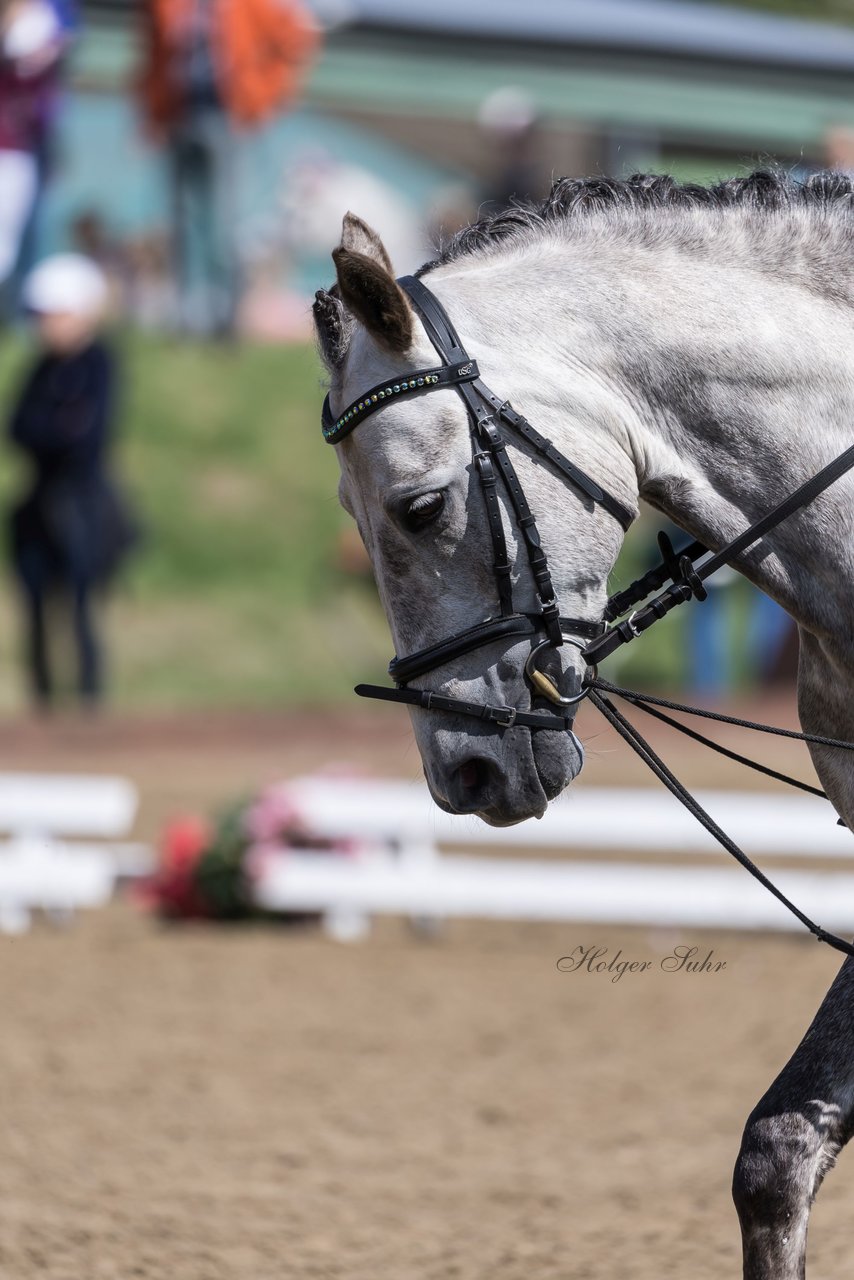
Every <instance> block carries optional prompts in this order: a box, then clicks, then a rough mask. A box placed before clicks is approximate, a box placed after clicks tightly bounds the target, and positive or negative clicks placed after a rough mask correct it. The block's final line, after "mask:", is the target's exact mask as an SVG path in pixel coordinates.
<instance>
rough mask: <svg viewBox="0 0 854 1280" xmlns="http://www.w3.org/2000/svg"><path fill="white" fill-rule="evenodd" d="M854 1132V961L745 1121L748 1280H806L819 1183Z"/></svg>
mask: <svg viewBox="0 0 854 1280" xmlns="http://www.w3.org/2000/svg"><path fill="white" fill-rule="evenodd" d="M852 1129H854V961H852V960H846V961H845V963H844V964H843V966H842V968H841V969H840V971H839V973H838V975H837V977H836V979H835V981H834V983H833V985H832V986H831V988H830V990H829V991H828V993H827V995H826V996H825V998H824V1001H823V1003H822V1005H821V1008H820V1009H819V1011H818V1013H817V1014H816V1016H815V1018H814V1019H813V1022H812V1024H811V1026H810V1028H809V1030H808V1031H807V1033H806V1035H805V1036H804V1038H803V1040H802V1041H801V1043H800V1044H799V1045H798V1048H797V1049H796V1050H795V1052H794V1054H793V1055H792V1057H791V1058H790V1059H789V1061H788V1062H787V1063H786V1066H785V1067H784V1068H783V1070H782V1071H781V1072H780V1074H779V1075H778V1077H777V1079H776V1080H775V1081H774V1083H773V1084H772V1085H771V1087H770V1089H769V1090H768V1092H767V1093H766V1094H765V1096H764V1097H763V1098H762V1100H761V1101H760V1102H759V1103H758V1104H757V1106H756V1107H755V1108H754V1110H753V1111H752V1113H751V1115H750V1116H749V1118H748V1121H747V1124H746V1126H745V1130H744V1136H743V1138H742V1142H741V1150H740V1152H739V1155H738V1160H737V1161H736V1166H735V1175H734V1178H733V1199H734V1200H735V1206H736V1209H737V1211H738V1216H739V1221H740V1223H741V1235H742V1243H743V1247H744V1280H803V1277H804V1276H805V1274H806V1271H805V1268H806V1243H807V1225H808V1222H809V1214H810V1208H811V1207H812V1202H813V1200H814V1199H815V1196H816V1193H817V1191H818V1189H819V1187H820V1186H821V1182H822V1179H823V1178H824V1175H825V1174H826V1173H827V1171H828V1170H829V1169H832V1168H833V1165H834V1164H835V1162H836V1156H837V1155H838V1153H839V1152H840V1151H841V1149H842V1147H843V1146H844V1145H845V1143H846V1142H847V1141H848V1139H849V1137H850V1136H851V1133H852Z"/></svg>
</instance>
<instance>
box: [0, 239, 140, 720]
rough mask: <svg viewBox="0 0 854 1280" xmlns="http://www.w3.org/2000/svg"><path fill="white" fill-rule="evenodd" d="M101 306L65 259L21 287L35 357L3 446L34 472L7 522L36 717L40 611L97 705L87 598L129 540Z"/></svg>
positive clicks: (90, 270) (100, 294) (102, 285)
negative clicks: (70, 637) (69, 648)
mask: <svg viewBox="0 0 854 1280" xmlns="http://www.w3.org/2000/svg"><path fill="white" fill-rule="evenodd" d="M106 298H107V287H106V281H105V279H104V277H103V274H102V273H101V271H100V270H99V269H98V268H97V267H96V266H95V264H94V263H92V262H90V261H89V260H88V259H86V258H83V257H80V256H78V255H75V254H65V255H60V256H58V257H55V258H48V259H47V260H46V261H45V262H43V263H41V265H40V266H38V267H37V268H36V269H35V271H34V272H33V273H32V274H31V275H30V276H29V277H28V278H27V280H26V282H25V285H24V301H25V303H26V304H27V306H28V307H29V308H30V310H31V311H33V312H34V314H35V315H36V317H37V320H38V327H39V334H40V339H41V346H42V351H41V354H40V356H39V357H38V359H37V360H36V362H35V365H34V367H33V368H32V369H31V371H30V373H29V376H28V378H27V380H26V382H25V385H24V387H23V390H22V392H21V394H20V397H19V399H18V402H17V405H16V406H15V408H14V411H13V413H12V417H11V420H10V423H9V434H10V436H11V439H12V441H13V442H14V443H15V444H16V445H17V446H18V448H20V449H21V450H23V452H24V453H25V454H26V455H27V456H28V457H29V459H30V460H31V462H32V464H33V471H34V476H33V482H32V485H31V487H30V490H29V492H28V493H27V495H26V497H25V498H24V500H23V501H22V502H21V503H19V505H18V506H16V507H15V509H14V510H13V511H12V513H11V542H12V555H13V562H14V567H15V571H16V574H17V576H18V579H19V582H20V586H21V591H22V600H23V604H24V610H25V623H26V637H27V661H28V666H29V673H30V678H31V684H32V692H33V695H34V698H35V700H36V702H37V704H38V705H40V706H43V707H46V706H47V705H48V704H49V703H50V702H51V700H52V698H53V695H54V681H53V676H52V672H51V663H50V655H49V644H48V642H49V638H51V637H52V636H53V634H54V628H53V625H52V624H53V618H54V614H53V612H51V627H50V632H51V636H50V637H49V634H48V633H49V628H48V610H49V608H50V609H51V611H53V610H56V611H57V614H58V615H59V616H60V617H61V615H62V614H64V615H65V617H66V618H67V619H68V620H70V622H71V625H72V629H73V634H74V639H75V643H76V649H77V656H78V689H79V693H80V697H81V699H82V700H83V701H85V702H87V703H90V704H91V703H93V702H94V701H95V700H96V699H97V698H98V696H99V694H100V693H101V689H102V660H101V647H100V644H99V641H98V636H97V632H96V626H95V617H94V595H95V592H96V589H97V588H98V587H99V586H103V585H104V584H105V583H106V582H107V581H108V580H109V578H110V577H111V576H112V575H113V573H114V572H115V570H116V568H117V566H118V563H119V562H120V560H121V559H122V556H123V555H124V553H125V552H126V551H127V550H128V548H129V546H130V545H131V544H132V542H133V541H134V536H135V535H134V530H133V525H132V521H131V519H130V516H129V514H128V512H127V510H126V508H125V507H124V505H123V503H122V501H121V500H120V498H119V496H118V493H117V490H116V488H115V486H114V484H113V482H112V481H111V480H110V478H109V475H108V470H107V463H108V453H109V448H110V443H111V436H112V430H113V416H114V381H115V370H114V365H113V357H112V355H111V354H110V352H109V350H108V349H107V347H106V346H105V345H104V344H103V342H102V341H101V340H100V338H99V336H98V329H99V326H100V323H101V320H102V317H103V313H104V308H105V305H106Z"/></svg>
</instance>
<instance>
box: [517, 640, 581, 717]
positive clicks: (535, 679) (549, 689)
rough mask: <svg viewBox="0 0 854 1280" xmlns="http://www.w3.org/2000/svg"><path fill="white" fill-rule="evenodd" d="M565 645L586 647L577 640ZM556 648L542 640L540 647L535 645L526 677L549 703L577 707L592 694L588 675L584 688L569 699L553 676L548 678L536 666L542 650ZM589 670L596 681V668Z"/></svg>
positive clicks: (549, 641)
mask: <svg viewBox="0 0 854 1280" xmlns="http://www.w3.org/2000/svg"><path fill="white" fill-rule="evenodd" d="M565 643H566V644H572V645H575V647H576V648H577V649H583V647H584V646H583V645H581V644H580V643H579V642H578V641H577V640H567V641H566V642H565ZM555 648H557V646H556V645H554V644H552V642H551V640H541V641H540V643H539V644H538V645H535V647H534V648H533V649H532V650H531V652H530V653H529V654H528V659H527V661H526V663H525V675H526V676H527V677H528V679H529V680H530V682H531V684H532V685H533V686H534V688H535V689H536V691H537V693H539V694H540V695H541V696H542V697H543V698H548V700H549V702H554V703H555V704H556V705H557V706H559V707H574V706H577V704H578V703H579V702H581V701H583V699H584V698H586V697H587V695H588V694H589V692H590V686H589V684H588V683H587V676H586V675H585V684H584V685H583V686H582V688H581V689H580V690H579V692H578V693H574V694H571V695H570V696H569V697H567V696H566V695H565V694H563V693H561V692H560V690H559V689H558V687H557V685H556V684H555V682H554V681H553V680H552V678H551V676H547V675H546V674H545V672H543V671H538V670H537V668H536V666H535V665H534V662H535V659H536V657H537V654H538V653H539V652H540V650H541V649H555ZM588 670H589V671H592V672H593V679H594V680H595V679H596V675H597V671H596V667H595V666H593V667H589V668H588Z"/></svg>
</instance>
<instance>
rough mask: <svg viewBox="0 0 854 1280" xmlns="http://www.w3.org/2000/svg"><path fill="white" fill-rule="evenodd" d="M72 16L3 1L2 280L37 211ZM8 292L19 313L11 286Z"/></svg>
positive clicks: (28, 0)
mask: <svg viewBox="0 0 854 1280" xmlns="http://www.w3.org/2000/svg"><path fill="white" fill-rule="evenodd" d="M70 20H71V13H70V10H67V11H64V13H63V17H62V19H61V18H60V15H59V13H58V11H57V9H56V8H55V7H54V4H53V3H51V2H50V0H0V285H3V284H4V283H6V282H8V281H9V279H10V277H11V276H12V273H13V271H14V269H15V266H16V263H17V262H18V258H19V256H20V253H21V248H22V244H23V241H24V236H25V233H26V232H27V229H28V226H33V225H34V223H35V219H36V216H37V211H38V206H39V203H40V196H41V192H42V189H43V186H44V181H45V175H46V171H47V156H48V149H49V139H50V129H51V124H52V122H53V119H54V115H55V106H56V98H57V93H58V89H59V78H60V62H61V55H62V52H63V50H64V48H65V45H66V40H67V34H66V32H67V28H66V27H65V26H64V21H70ZM4 293H5V295H6V305H5V310H6V311H7V313H8V312H10V311H12V312H13V311H14V310H15V309H16V305H15V304H16V301H17V300H16V299H15V298H14V297H12V298H10V297H9V293H10V290H9V288H8V285H7V288H6V289H5V290H4Z"/></svg>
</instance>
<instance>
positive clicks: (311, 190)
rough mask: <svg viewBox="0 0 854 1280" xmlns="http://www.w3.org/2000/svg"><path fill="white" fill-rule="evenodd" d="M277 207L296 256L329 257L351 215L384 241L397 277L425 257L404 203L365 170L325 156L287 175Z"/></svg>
mask: <svg viewBox="0 0 854 1280" xmlns="http://www.w3.org/2000/svg"><path fill="white" fill-rule="evenodd" d="M281 207H282V212H283V214H284V218H285V235H286V237H287V242H288V245H289V247H290V248H291V249H294V250H296V251H298V252H300V253H303V254H314V255H318V256H319V255H323V256H326V255H328V254H329V253H330V252H331V250H332V249H333V248H334V247H335V245H337V244H338V242H339V240H340V239H341V223H342V221H343V219H344V214H345V213H347V211H348V210H352V211H353V213H355V214H357V215H358V216H359V217H360V218H361V219H362V220H363V221H364V222H367V223H368V225H369V226H370V227H372V228H373V229H374V231H376V232H378V233H379V235H380V236H381V237H382V241H383V244H384V245H385V247H386V249H387V250H388V254H389V257H390V258H391V260H392V263H393V264H394V268H395V270H396V271H397V272H398V273H400V274H404V273H405V272H407V271H414V270H415V268H416V267H419V266H420V265H421V263H422V262H423V261H424V259H425V257H426V256H427V251H428V245H427V240H426V236H425V233H424V231H423V229H422V226H421V219H420V216H419V215H418V214H417V213H416V211H415V210H414V209H413V207H412V206H411V205H410V204H409V203H408V201H407V200H405V199H404V198H403V197H402V196H400V195H399V194H398V192H397V191H395V189H394V188H393V187H392V186H390V185H389V184H388V183H386V182H383V181H382V179H381V178H378V177H376V175H375V174H373V173H371V172H369V170H367V169H362V168H360V167H359V166H358V165H349V164H339V163H338V161H337V160H335V159H334V158H333V157H332V156H330V155H327V154H326V153H324V152H315V153H312V154H310V155H306V156H304V157H303V158H302V159H301V160H300V161H298V163H297V164H296V165H295V166H294V168H293V169H292V170H291V171H290V172H289V174H288V176H287V184H286V187H285V191H284V193H283V196H282V202H281Z"/></svg>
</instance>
